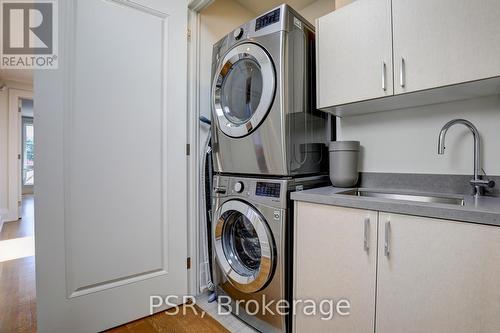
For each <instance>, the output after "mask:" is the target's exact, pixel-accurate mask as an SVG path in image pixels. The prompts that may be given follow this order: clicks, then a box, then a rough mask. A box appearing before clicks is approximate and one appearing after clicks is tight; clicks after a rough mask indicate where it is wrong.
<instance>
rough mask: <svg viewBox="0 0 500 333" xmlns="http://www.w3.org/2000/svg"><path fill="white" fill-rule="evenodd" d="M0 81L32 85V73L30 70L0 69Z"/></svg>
mask: <svg viewBox="0 0 500 333" xmlns="http://www.w3.org/2000/svg"><path fill="white" fill-rule="evenodd" d="M0 80H2V81H19V82H25V83H33V71H32V70H30V69H0Z"/></svg>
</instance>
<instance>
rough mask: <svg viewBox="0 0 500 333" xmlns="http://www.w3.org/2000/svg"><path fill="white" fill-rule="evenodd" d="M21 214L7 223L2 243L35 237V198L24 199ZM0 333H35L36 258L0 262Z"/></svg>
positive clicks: (3, 229)
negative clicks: (18, 217) (20, 217)
mask: <svg viewBox="0 0 500 333" xmlns="http://www.w3.org/2000/svg"><path fill="white" fill-rule="evenodd" d="M22 214H23V218H22V219H21V220H19V221H15V222H7V223H5V224H4V226H3V227H2V231H1V232H0V241H2V240H9V239H14V238H19V237H27V236H32V235H33V230H34V219H33V196H26V197H23V206H22ZM0 332H2V333H3V332H9V333H10V332H17V333H35V332H36V282H35V257H34V256H32V257H26V258H21V259H15V260H9V261H5V262H1V263H0Z"/></svg>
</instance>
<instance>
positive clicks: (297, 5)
mask: <svg viewBox="0 0 500 333" xmlns="http://www.w3.org/2000/svg"><path fill="white" fill-rule="evenodd" d="M236 1H238V3H239V4H240V5H242V6H243V7H245V8H246V9H248V10H250V11H251V12H254V13H255V14H257V15H259V14H262V13H264V12H266V11H268V10H269V9H272V8H274V7H278V6H279V5H281V4H282V3H283V0H236ZM315 1H316V0H287V1H286V3H287V4H289V5H290V6H291V7H292V8H293V9H295V10H301V9H302V8H304V7H306V6H308V5H310V4H312V3H313V2H315Z"/></svg>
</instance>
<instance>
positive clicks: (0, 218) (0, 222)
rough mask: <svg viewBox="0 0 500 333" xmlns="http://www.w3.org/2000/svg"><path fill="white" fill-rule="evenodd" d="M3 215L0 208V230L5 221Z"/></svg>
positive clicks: (0, 230)
mask: <svg viewBox="0 0 500 333" xmlns="http://www.w3.org/2000/svg"><path fill="white" fill-rule="evenodd" d="M4 215H5V212H4V211H2V210H1V209H0V232H2V227H3V223H4V222H5V218H4Z"/></svg>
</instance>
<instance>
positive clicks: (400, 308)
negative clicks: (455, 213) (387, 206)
mask: <svg viewBox="0 0 500 333" xmlns="http://www.w3.org/2000/svg"><path fill="white" fill-rule="evenodd" d="M376 318H377V319H376V332H378V333H401V332H405V333H423V332H425V333H448V332H449V333H471V332H478V333H479V332H481V333H494V332H500V228H499V227H493V226H484V225H477V224H468V223H461V222H453V221H445V220H435V219H429V218H421V217H413V216H405V215H397V214H386V213H380V215H379V240H378V275H377V310H376Z"/></svg>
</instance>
